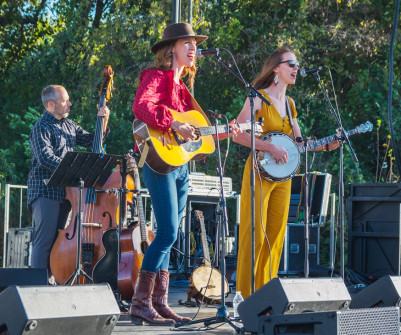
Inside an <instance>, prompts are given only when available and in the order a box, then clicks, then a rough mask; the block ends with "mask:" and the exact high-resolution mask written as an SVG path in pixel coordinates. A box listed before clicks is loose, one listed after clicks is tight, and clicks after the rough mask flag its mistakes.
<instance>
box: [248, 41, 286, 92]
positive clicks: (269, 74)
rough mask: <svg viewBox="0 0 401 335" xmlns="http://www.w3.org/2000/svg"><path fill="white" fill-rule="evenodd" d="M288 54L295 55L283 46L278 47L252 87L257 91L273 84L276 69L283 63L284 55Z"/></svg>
mask: <svg viewBox="0 0 401 335" xmlns="http://www.w3.org/2000/svg"><path fill="white" fill-rule="evenodd" d="M287 52H291V53H294V51H292V50H291V49H290V48H288V47H284V46H282V47H278V48H277V49H276V50H274V51H273V52H272V53H271V54H270V56H269V57H267V59H266V60H265V63H264V64H263V68H262V71H261V72H260V73H259V74H258V76H257V77H256V78H255V79H254V81H253V82H252V85H253V86H254V87H255V88H256V89H257V90H260V89H263V88H267V87H269V86H270V85H271V84H272V83H273V79H274V76H275V74H274V69H275V68H276V67H277V65H278V64H279V63H280V62H281V61H283V55H284V54H285V53H287ZM289 87H290V86H289Z"/></svg>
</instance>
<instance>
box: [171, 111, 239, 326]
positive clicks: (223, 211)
mask: <svg viewBox="0 0 401 335" xmlns="http://www.w3.org/2000/svg"><path fill="white" fill-rule="evenodd" d="M211 116H212V117H213V118H214V128H215V132H216V144H217V157H218V171H219V177H220V204H221V206H219V211H218V217H219V219H218V225H219V228H218V231H219V235H220V236H219V238H218V239H219V240H220V273H221V296H220V299H221V300H220V306H219V308H218V309H217V313H216V316H215V317H211V318H206V319H199V320H193V321H189V322H187V323H176V324H175V325H174V327H175V328H179V327H181V326H188V325H191V324H196V323H200V322H203V323H204V325H205V326H206V327H207V326H210V325H212V324H215V323H228V324H229V325H230V326H231V327H233V328H234V329H235V331H236V332H237V333H239V332H241V331H242V328H240V327H238V326H236V325H235V324H234V323H233V321H232V320H231V318H230V313H229V311H228V308H227V307H226V304H225V298H226V294H225V293H226V292H225V287H226V285H225V284H226V260H225V250H224V241H225V238H226V236H228V233H229V231H228V220H227V207H226V199H225V196H224V188H223V167H222V163H221V152H220V140H219V134H218V130H217V127H218V119H217V118H218V116H216V115H215V116H213V114H211ZM227 127H229V126H228V125H227ZM235 320H236V321H238V320H237V319H235Z"/></svg>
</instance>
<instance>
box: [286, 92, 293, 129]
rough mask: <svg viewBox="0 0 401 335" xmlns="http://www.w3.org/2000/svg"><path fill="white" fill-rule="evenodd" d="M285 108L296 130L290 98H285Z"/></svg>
mask: <svg viewBox="0 0 401 335" xmlns="http://www.w3.org/2000/svg"><path fill="white" fill-rule="evenodd" d="M285 107H286V108H285V109H286V111H287V116H288V119H289V120H290V125H291V128H292V129H294V121H293V120H292V115H291V108H290V103H289V101H288V97H287V96H286V97H285Z"/></svg>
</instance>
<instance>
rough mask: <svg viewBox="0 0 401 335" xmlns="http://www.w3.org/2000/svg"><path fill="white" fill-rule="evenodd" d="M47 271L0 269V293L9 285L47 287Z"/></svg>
mask: <svg viewBox="0 0 401 335" xmlns="http://www.w3.org/2000/svg"><path fill="white" fill-rule="evenodd" d="M47 281H48V278H47V269H29V268H28V269H26V268H22V269H4V268H1V269H0V292H1V291H3V290H4V289H5V288H6V287H8V286H11V285H19V286H26V285H47Z"/></svg>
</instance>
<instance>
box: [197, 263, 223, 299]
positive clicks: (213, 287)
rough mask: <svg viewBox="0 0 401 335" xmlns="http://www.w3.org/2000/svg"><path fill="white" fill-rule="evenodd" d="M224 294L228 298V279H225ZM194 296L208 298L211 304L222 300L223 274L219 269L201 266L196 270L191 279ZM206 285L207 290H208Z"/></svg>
mask: <svg viewBox="0 0 401 335" xmlns="http://www.w3.org/2000/svg"><path fill="white" fill-rule="evenodd" d="M224 280H225V283H224V292H225V293H226V296H227V295H228V293H229V287H228V282H227V279H226V278H224ZM191 282H192V290H191V291H193V292H192V296H198V297H200V298H201V297H202V296H204V297H205V298H206V302H208V303H211V302H212V301H214V300H220V298H221V273H220V271H218V270H217V269H214V268H212V267H209V266H204V265H202V266H199V267H198V268H196V269H195V270H194V272H193V273H192V277H191ZM206 285H208V286H207V288H206Z"/></svg>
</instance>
